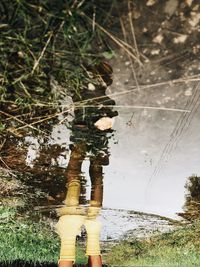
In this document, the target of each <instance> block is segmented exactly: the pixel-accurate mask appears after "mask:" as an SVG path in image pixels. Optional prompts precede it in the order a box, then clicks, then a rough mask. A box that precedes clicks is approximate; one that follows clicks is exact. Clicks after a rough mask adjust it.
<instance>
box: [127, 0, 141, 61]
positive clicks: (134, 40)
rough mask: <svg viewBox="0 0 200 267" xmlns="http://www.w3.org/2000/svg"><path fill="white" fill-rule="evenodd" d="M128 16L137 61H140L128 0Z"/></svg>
mask: <svg viewBox="0 0 200 267" xmlns="http://www.w3.org/2000/svg"><path fill="white" fill-rule="evenodd" d="M128 17H129V23H130V27H131V33H132V37H133V43H134V46H135V51H136V55H137V58H138V61H140V53H139V50H138V46H137V41H136V37H135V30H134V27H133V18H132V12H131V7H130V0H129V1H128ZM140 62H141V61H140ZM141 64H142V62H141Z"/></svg>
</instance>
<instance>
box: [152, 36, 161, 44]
mask: <svg viewBox="0 0 200 267" xmlns="http://www.w3.org/2000/svg"><path fill="white" fill-rule="evenodd" d="M163 38H164V37H163V35H162V34H158V35H157V36H156V37H154V38H153V42H154V43H157V44H161V43H162V41H163Z"/></svg>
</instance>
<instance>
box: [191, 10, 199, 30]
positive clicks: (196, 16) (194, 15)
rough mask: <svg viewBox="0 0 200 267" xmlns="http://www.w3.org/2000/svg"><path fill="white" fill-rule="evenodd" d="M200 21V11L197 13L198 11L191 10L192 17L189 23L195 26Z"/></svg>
mask: <svg viewBox="0 0 200 267" xmlns="http://www.w3.org/2000/svg"><path fill="white" fill-rule="evenodd" d="M199 21H200V13H196V12H191V19H189V21H188V22H189V24H190V25H191V26H192V27H195V26H197V24H198V23H199Z"/></svg>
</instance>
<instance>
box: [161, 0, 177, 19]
mask: <svg viewBox="0 0 200 267" xmlns="http://www.w3.org/2000/svg"><path fill="white" fill-rule="evenodd" d="M177 7H178V0H168V1H167V2H166V5H165V9H164V11H165V13H167V14H168V15H169V16H172V15H173V14H174V13H175V11H176V9H177Z"/></svg>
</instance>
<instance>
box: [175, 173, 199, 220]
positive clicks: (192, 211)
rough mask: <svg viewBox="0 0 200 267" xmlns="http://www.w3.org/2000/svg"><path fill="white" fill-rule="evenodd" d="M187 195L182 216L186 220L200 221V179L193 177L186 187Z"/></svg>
mask: <svg viewBox="0 0 200 267" xmlns="http://www.w3.org/2000/svg"><path fill="white" fill-rule="evenodd" d="M185 188H186V190H187V194H186V196H185V204H184V210H185V212H184V213H180V215H181V216H182V217H184V218H186V219H189V220H194V219H200V177H199V176H197V175H192V176H190V177H189V178H188V181H187V183H186V185H185Z"/></svg>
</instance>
